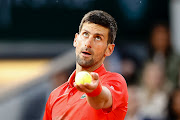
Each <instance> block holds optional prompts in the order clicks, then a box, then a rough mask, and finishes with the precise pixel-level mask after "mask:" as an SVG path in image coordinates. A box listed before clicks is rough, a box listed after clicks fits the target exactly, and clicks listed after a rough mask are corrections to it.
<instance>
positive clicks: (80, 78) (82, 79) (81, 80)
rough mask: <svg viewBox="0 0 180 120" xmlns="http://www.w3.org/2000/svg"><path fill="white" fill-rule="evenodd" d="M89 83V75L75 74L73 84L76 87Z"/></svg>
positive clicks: (83, 73)
mask: <svg viewBox="0 0 180 120" xmlns="http://www.w3.org/2000/svg"><path fill="white" fill-rule="evenodd" d="M91 81H92V78H91V75H90V74H89V73H88V72H86V71H81V72H79V73H78V74H76V77H75V83H76V84H77V85H79V84H85V83H91Z"/></svg>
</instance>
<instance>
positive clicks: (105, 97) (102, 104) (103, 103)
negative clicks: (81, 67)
mask: <svg viewBox="0 0 180 120" xmlns="http://www.w3.org/2000/svg"><path fill="white" fill-rule="evenodd" d="M91 76H92V79H93V80H92V83H91V84H85V85H82V84H80V85H76V84H75V87H76V88H77V89H78V90H79V91H82V92H85V93H91V92H92V91H93V90H95V89H96V88H97V86H98V84H99V76H98V74H97V73H93V72H92V73H91ZM87 101H88V103H89V104H90V105H91V106H92V107H93V108H95V109H102V108H104V109H105V108H110V107H111V106H112V94H111V92H110V90H109V89H108V88H107V87H105V86H102V91H101V93H100V94H99V95H98V96H95V97H89V96H87Z"/></svg>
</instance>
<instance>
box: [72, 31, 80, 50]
mask: <svg viewBox="0 0 180 120" xmlns="http://www.w3.org/2000/svg"><path fill="white" fill-rule="evenodd" d="M78 35H79V34H78V33H76V34H75V37H74V42H73V46H74V47H76V46H77V38H78Z"/></svg>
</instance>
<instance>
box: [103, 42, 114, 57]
mask: <svg viewBox="0 0 180 120" xmlns="http://www.w3.org/2000/svg"><path fill="white" fill-rule="evenodd" d="M114 47H115V44H108V46H107V49H106V52H105V56H110V55H111V54H112V53H113V51H114Z"/></svg>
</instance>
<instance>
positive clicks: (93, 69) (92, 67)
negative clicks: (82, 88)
mask: <svg viewBox="0 0 180 120" xmlns="http://www.w3.org/2000/svg"><path fill="white" fill-rule="evenodd" d="M102 64H103V63H99V64H95V65H93V66H91V67H87V68H85V67H82V66H80V65H79V64H78V63H76V73H78V72H80V71H87V72H93V71H95V70H96V69H98V68H99V67H100V66H101V65H102Z"/></svg>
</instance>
